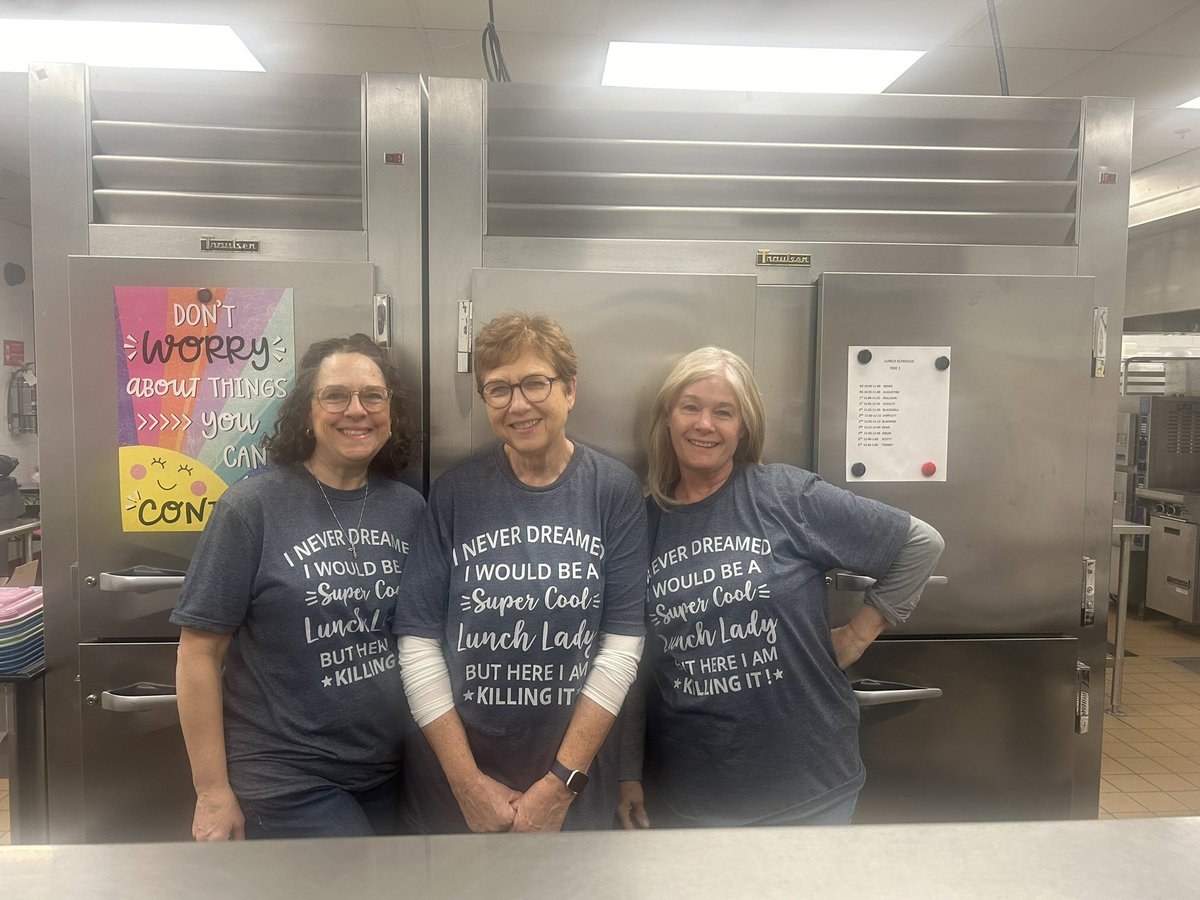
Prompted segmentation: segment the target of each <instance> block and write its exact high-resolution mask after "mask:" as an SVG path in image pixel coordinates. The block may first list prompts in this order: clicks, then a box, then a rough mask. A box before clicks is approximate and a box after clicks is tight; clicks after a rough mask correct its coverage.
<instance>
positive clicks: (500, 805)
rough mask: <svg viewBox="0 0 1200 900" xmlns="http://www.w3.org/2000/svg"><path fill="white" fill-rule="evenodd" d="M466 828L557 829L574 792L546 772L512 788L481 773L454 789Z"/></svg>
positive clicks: (495, 829) (476, 829)
mask: <svg viewBox="0 0 1200 900" xmlns="http://www.w3.org/2000/svg"><path fill="white" fill-rule="evenodd" d="M454 796H455V798H456V799H457V800H458V805H459V808H460V809H461V810H462V814H463V818H464V819H465V820H466V822H467V827H468V828H470V829H471V830H472V831H475V832H496V831H559V830H560V829H561V828H562V823H563V819H564V818H565V817H566V815H567V809H568V808H569V807H570V805H571V801H572V800H574V799H575V795H574V794H573V793H571V791H569V790H568V789H567V786H566V785H565V784H563V783H562V782H561V781H559V780H558V779H557V778H555V777H554V776H553V775H552V774H549V773H547V774H546V775H544V776H543V777H542V778H540V779H538V780H537V781H535V782H534V783H533V784H532V785H530V786H529V789H528V790H527V791H524V792H522V791H515V790H513V789H512V788H510V787H508V785H505V784H501V783H500V782H499V781H496V779H494V778H490V777H488V776H487V775H485V774H483V773H482V772H478V773H477V774H476V775H475V777H474V778H472V779H471V780H470V781H468V782H467V783H465V784H463V785H460V786H458V787H456V788H455V789H454Z"/></svg>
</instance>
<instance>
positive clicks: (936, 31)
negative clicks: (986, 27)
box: [603, 0, 979, 50]
mask: <svg viewBox="0 0 1200 900" xmlns="http://www.w3.org/2000/svg"><path fill="white" fill-rule="evenodd" d="M978 15H979V12H978V7H976V6H975V5H974V4H968V3H964V2H962V0H922V2H919V3H914V2H907V3H897V2H895V0H840V2H837V3H811V2H810V3H787V4H783V3H779V2H777V0H743V2H741V3H730V2H728V0H724V2H721V0H707V2H704V0H659V2H648V0H609V4H608V13H607V16H606V18H605V25H604V28H603V31H604V32H605V35H606V36H607V37H608V38H609V39H611V40H621V41H674V42H684V43H714V44H743V45H748V46H780V45H784V46H794V47H851V48H868V49H897V50H901V49H902V50H924V49H927V48H931V47H936V46H938V45H939V44H942V43H944V42H945V41H947V40H948V39H949V38H951V37H952V36H954V35H955V34H957V33H958V32H960V31H961V30H962V29H964V28H966V27H967V26H968V25H969V24H970V23H971V22H973V21H974V20H975V19H976V18H977V17H978Z"/></svg>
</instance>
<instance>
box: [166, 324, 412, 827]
mask: <svg viewBox="0 0 1200 900" xmlns="http://www.w3.org/2000/svg"><path fill="white" fill-rule="evenodd" d="M410 441H411V436H410V435H409V434H408V433H407V419H406V415H405V406H404V400H403V395H402V391H401V385H400V383H399V379H398V376H397V374H396V369H395V367H394V366H393V365H392V363H391V362H390V360H389V359H388V358H387V355H386V354H385V353H384V352H383V351H382V350H381V349H380V348H379V347H378V346H377V345H376V344H375V343H374V342H372V341H371V339H370V338H368V337H367V336H366V335H363V334H355V335H351V336H350V337H348V338H334V339H331V340H326V341H319V342H318V343H316V344H313V345H312V347H310V348H309V350H308V352H307V353H305V355H304V358H303V359H302V360H301V362H300V366H299V370H298V371H297V373H296V380H295V383H294V385H293V387H292V389H291V390H290V392H289V394H288V396H287V397H286V398H285V399H284V402H283V404H282V406H281V407H280V411H279V418H278V420H277V421H276V423H275V427H274V430H273V431H272V433H271V434H270V436H268V437H266V438H264V440H263V446H264V447H265V449H266V451H267V456H268V459H269V461H270V465H269V466H267V467H266V468H265V469H263V470H261V471H259V472H256V473H254V474H252V475H251V476H248V477H246V478H244V479H242V480H241V481H239V482H238V483H236V484H234V485H233V486H231V487H230V488H229V490H228V491H226V492H225V494H224V495H223V496H222V497H221V500H220V502H219V504H218V506H217V510H216V513H215V514H214V516H213V518H212V520H211V521H210V522H209V524H208V526H207V528H205V531H204V534H203V535H202V536H201V538H200V543H199V544H198V546H197V548H196V553H195V555H194V557H193V558H192V564H191V567H190V568H189V570H188V575H187V579H186V580H185V582H184V586H183V590H182V592H181V593H180V596H179V603H178V605H177V606H176V608H175V611H174V612H173V613H172V615H171V621H172V622H174V623H175V624H177V625H180V626H182V633H181V635H180V640H179V661H178V665H177V672H176V679H177V690H178V696H179V718H180V723H181V724H182V726H183V735H184V740H185V743H186V744H187V750H188V756H189V758H190V759H191V764H192V780H193V783H194V785H195V788H196V812H195V817H194V819H193V822H192V834H193V836H194V837H195V838H196V840H198V841H210V840H229V839H239V838H242V837H251V838H253V837H305V836H318V835H321V836H340V835H371V834H387V833H395V831H396V830H397V827H398V826H397V822H398V820H397V808H398V805H399V798H400V784H401V777H400V762H401V734H402V730H403V722H404V719H405V718H406V717H405V716H404V710H405V706H404V691H403V687H402V686H401V682H400V673H399V668H398V666H397V661H396V639H395V637H394V636H393V635H392V633H391V619H392V610H393V609H394V607H395V603H396V594H397V591H398V588H399V584H400V573H401V570H402V569H403V566H404V560H405V558H406V557H407V555H408V545H409V541H410V539H411V536H412V534H413V532H414V530H415V528H416V525H417V522H418V519H419V517H420V515H421V512H422V510H423V509H424V505H425V504H424V501H423V500H422V498H421V495H420V494H419V493H417V492H416V491H415V490H413V489H412V488H411V487H408V486H407V485H405V484H404V483H402V482H401V481H399V480H398V479H399V476H400V474H401V472H403V470H404V467H405V466H406V465H407V463H408V450H409V447H410Z"/></svg>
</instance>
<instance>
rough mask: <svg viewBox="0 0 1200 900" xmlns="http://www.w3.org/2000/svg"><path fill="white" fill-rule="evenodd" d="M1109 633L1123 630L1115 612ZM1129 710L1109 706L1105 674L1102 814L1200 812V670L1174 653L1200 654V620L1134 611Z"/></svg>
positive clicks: (1128, 643) (1125, 696) (1126, 687)
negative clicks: (1179, 619) (1140, 616)
mask: <svg viewBox="0 0 1200 900" xmlns="http://www.w3.org/2000/svg"><path fill="white" fill-rule="evenodd" d="M1108 618H1109V638H1110V640H1111V639H1112V637H1113V635H1114V633H1115V632H1116V614H1115V611H1110V615H1109V617H1108ZM1125 648H1126V649H1127V650H1129V651H1131V652H1133V653H1136V654H1137V656H1127V657H1126V658H1125V674H1124V683H1123V685H1122V696H1121V712H1122V715H1120V716H1115V715H1113V714H1112V713H1111V712H1109V711H1108V707H1109V703H1108V700H1109V697H1110V695H1111V688H1112V663H1111V661H1110V663H1109V669H1108V677H1107V678H1106V680H1105V707H1104V708H1105V714H1104V756H1103V757H1102V759H1101V763H1100V776H1101V777H1100V818H1102V819H1130V818H1146V817H1150V816H1194V815H1200V673H1197V672H1193V671H1191V670H1190V669H1187V668H1185V667H1183V666H1181V665H1179V664H1178V663H1175V662H1172V661H1171V660H1172V659H1179V658H1187V659H1200V626H1196V625H1180V624H1176V623H1175V620H1173V619H1170V618H1168V617H1167V616H1163V615H1160V614H1158V613H1155V612H1154V611H1153V610H1148V611H1147V612H1146V618H1145V620H1140V619H1138V618H1137V617H1136V616H1130V617H1129V624H1128V626H1127V630H1126V637H1125Z"/></svg>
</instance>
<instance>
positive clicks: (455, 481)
mask: <svg viewBox="0 0 1200 900" xmlns="http://www.w3.org/2000/svg"><path fill="white" fill-rule="evenodd" d="M646 551H647V547H646V513H645V507H644V504H643V501H642V492H641V489H640V487H639V485H638V481H637V478H636V476H634V474H633V472H631V471H630V470H629V469H628V468H626V467H625V466H624V465H622V464H621V463H619V462H617V461H616V460H614V459H610V458H609V457H607V456H604V455H602V454H600V453H597V452H596V451H595V450H592V449H590V448H588V447H585V446H583V445H582V444H579V443H576V444H575V452H574V454H573V455H572V457H571V461H570V463H569V464H568V465H567V468H566V470H565V471H564V472H563V474H562V475H561V476H560V477H559V478H558V480H556V481H555V482H554V483H553V484H551V485H548V486H546V487H529V486H528V485H525V484H523V483H522V482H521V481H519V480H518V479H517V478H516V477H515V476H514V475H513V474H512V470H511V468H510V467H509V465H508V461H507V460H506V459H505V457H504V453H503V449H502V447H501V446H496V447H492V448H489V449H488V450H487V451H485V452H484V453H482V454H480V455H477V456H475V457H473V458H472V459H469V460H467V461H466V462H464V463H462V464H461V465H459V466H458V467H456V468H454V469H452V470H450V471H449V472H447V473H446V474H445V475H443V476H442V477H441V478H439V479H438V481H437V483H436V484H434V486H433V490H432V491H431V492H430V495H429V509H428V511H427V513H426V516H425V519H424V523H423V525H422V527H421V530H420V533H419V535H418V537H417V540H416V545H415V546H414V548H413V555H412V557H411V558H410V561H409V565H408V567H407V568H406V570H405V573H404V583H403V589H402V593H401V598H400V601H399V604H398V606H397V610H396V620H395V628H396V631H397V633H398V634H402V635H416V636H418V637H425V638H436V639H437V640H440V641H442V644H443V648H444V650H445V654H446V661H447V664H448V666H449V669H450V680H451V684H452V686H453V689H454V704H455V708H456V709H457V711H458V714H459V717H460V718H461V719H462V722H463V725H464V727H465V728H466V732H467V738H468V740H469V741H470V744H471V749H472V751H473V753H474V755H475V760H476V763H477V764H478V765H479V768H480V769H481V770H482V771H483V772H485V773H486V774H488V775H489V776H491V777H492V778H495V779H497V780H498V781H501V782H503V783H504V784H507V785H509V786H510V787H512V788H514V789H515V790H520V791H524V790H526V789H528V788H529V786H530V785H531V784H533V783H534V782H535V781H537V780H538V779H539V778H541V777H542V776H544V775H545V774H546V772H548V771H549V769H550V764H551V762H553V760H554V756H555V753H556V752H557V751H558V747H559V744H560V743H561V742H562V737H563V734H564V733H565V731H566V727H567V723H568V722H569V721H570V719H571V714H572V711H573V709H574V706H575V702H576V700H577V699H578V696H579V689H580V688H581V687H582V686H583V683H584V681H585V679H586V678H587V674H588V667H589V665H590V664H591V660H592V658H593V657H594V655H595V651H596V647H597V643H596V642H597V638H598V636H599V634H600V633H601V632H607V633H611V634H633V635H639V634H642V633H643V632H644V630H645V594H646ZM614 731H615V729H614ZM409 743H410V751H409V756H408V761H407V776H406V781H407V791H408V795H409V799H410V800H411V801H412V802H413V803H414V804H415V806H416V810H415V814H416V815H417V816H418V817H419V819H420V825H421V826H422V827H424V828H426V829H428V830H430V831H435V832H443V831H462V830H465V827H466V825H465V822H464V821H463V819H462V816H461V814H460V812H459V809H458V804H457V802H456V801H455V799H454V797H453V795H452V794H451V793H450V789H449V785H448V784H447V782H446V779H445V776H444V774H443V773H442V769H441V766H440V765H439V764H438V761H437V758H436V757H435V756H434V754H433V752H432V749H431V748H430V747H429V745H428V742H427V741H425V739H424V737H423V736H417V737H414V739H413V740H411V741H410V742H409ZM615 751H616V741H615V740H614V739H611V736H610V740H609V741H606V742H605V745H604V747H602V748H601V751H600V753H598V754H597V757H596V760H595V762H594V763H593V765H592V768H591V770H590V771H589V775H590V776H591V779H592V783H591V784H589V785H588V787H587V789H586V790H585V791H584V792H583V794H581V795H580V797H579V798H578V799H577V800H575V801H574V802H573V803H572V804H571V808H570V810H569V812H568V814H567V819H566V821H565V822H564V825H563V827H564V828H606V827H609V826H610V825H611V822H612V816H613V812H614V810H615V807H616V789H617V783H616V759H615Z"/></svg>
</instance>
